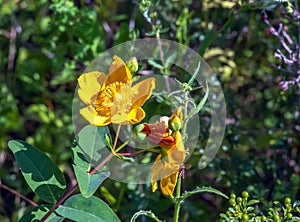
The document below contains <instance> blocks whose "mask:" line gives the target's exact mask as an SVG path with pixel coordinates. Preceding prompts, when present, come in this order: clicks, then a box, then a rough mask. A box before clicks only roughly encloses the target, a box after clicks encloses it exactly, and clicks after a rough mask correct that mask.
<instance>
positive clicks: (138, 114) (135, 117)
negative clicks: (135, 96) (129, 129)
mask: <svg viewBox="0 0 300 222" xmlns="http://www.w3.org/2000/svg"><path fill="white" fill-rule="evenodd" d="M145 116H146V114H145V111H144V110H143V109H142V108H141V107H136V108H133V109H131V110H130V112H129V114H128V116H127V118H128V122H129V124H137V123H139V122H141V121H142V119H144V117H145Z"/></svg>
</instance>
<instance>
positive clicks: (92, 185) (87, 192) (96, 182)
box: [73, 165, 110, 198]
mask: <svg viewBox="0 0 300 222" xmlns="http://www.w3.org/2000/svg"><path fill="white" fill-rule="evenodd" d="M73 168H74V171H75V175H76V178H77V181H78V185H79V189H80V193H81V194H82V195H83V196H84V197H86V198H88V197H90V196H92V195H93V194H94V193H95V191H96V190H97V189H98V187H99V186H100V185H101V184H102V183H103V181H104V180H105V179H106V178H107V177H109V176H110V172H101V173H97V174H92V175H90V174H88V171H86V170H84V169H83V168H81V167H78V166H76V165H73Z"/></svg>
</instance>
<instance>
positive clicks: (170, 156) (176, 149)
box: [151, 110, 185, 198]
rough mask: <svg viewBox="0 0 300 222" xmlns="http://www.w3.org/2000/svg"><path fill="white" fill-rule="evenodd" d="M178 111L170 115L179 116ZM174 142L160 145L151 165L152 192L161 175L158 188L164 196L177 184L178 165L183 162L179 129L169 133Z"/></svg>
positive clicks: (182, 148) (172, 191)
mask: <svg viewBox="0 0 300 222" xmlns="http://www.w3.org/2000/svg"><path fill="white" fill-rule="evenodd" d="M177 114H179V111H178V110H176V111H175V112H174V113H173V115H172V116H171V117H174V115H176V116H178V117H180V118H181V113H180V115H177ZM171 136H172V137H173V138H174V140H175V142H174V143H173V144H170V145H167V146H161V148H162V151H161V154H159V155H158V156H157V157H156V159H155V161H154V163H153V167H152V178H151V181H152V192H155V191H156V190H157V188H158V184H157V180H158V179H159V176H160V177H161V181H160V189H161V191H162V193H163V194H164V195H165V196H171V197H172V198H173V193H174V189H175V186H176V184H177V179H178V174H179V170H180V165H181V164H182V163H183V162H184V158H185V149H184V144H183V141H182V137H181V134H180V132H179V131H174V132H173V133H172V135H171Z"/></svg>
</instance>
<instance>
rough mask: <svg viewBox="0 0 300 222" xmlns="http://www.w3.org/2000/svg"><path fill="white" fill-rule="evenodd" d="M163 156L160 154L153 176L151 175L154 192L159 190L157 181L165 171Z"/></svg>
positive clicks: (153, 167)
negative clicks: (161, 159)
mask: <svg viewBox="0 0 300 222" xmlns="http://www.w3.org/2000/svg"><path fill="white" fill-rule="evenodd" d="M160 158H161V155H160V154H159V155H158V156H157V157H156V159H155V161H154V163H153V166H152V175H151V183H152V192H155V191H156V190H157V188H158V186H157V181H158V180H159V175H160V174H161V171H162V169H163V163H162V162H161V161H160Z"/></svg>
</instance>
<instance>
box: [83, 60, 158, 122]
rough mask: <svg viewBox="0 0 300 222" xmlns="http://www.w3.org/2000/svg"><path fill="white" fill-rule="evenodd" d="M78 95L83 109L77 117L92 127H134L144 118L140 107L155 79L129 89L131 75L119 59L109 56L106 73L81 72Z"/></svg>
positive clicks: (149, 79)
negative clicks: (124, 125)
mask: <svg viewBox="0 0 300 222" xmlns="http://www.w3.org/2000/svg"><path fill="white" fill-rule="evenodd" d="M78 84H79V89H78V95H79V98H80V99H81V100H82V102H84V103H85V104H86V105H87V106H86V107H84V108H82V109H81V110H80V114H81V115H82V116H83V117H84V118H85V119H86V120H87V121H88V122H89V123H90V124H91V125H95V126H105V125H108V124H110V123H116V124H136V123H139V122H140V121H141V120H142V119H143V118H144V117H145V111H144V110H143V109H142V107H141V106H142V105H143V104H144V103H145V102H146V100H147V99H149V98H150V96H151V94H152V91H153V89H154V87H155V79H154V78H148V79H146V80H143V81H141V82H139V83H137V84H135V85H133V86H132V74H131V72H130V70H129V69H128V68H127V66H126V65H125V63H124V62H123V60H122V59H120V58H119V57H118V56H114V57H113V62H112V63H111V66H110V69H109V74H108V75H106V74H105V73H103V72H98V71H95V72H89V73H84V74H82V75H81V76H80V77H79V78H78Z"/></svg>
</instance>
